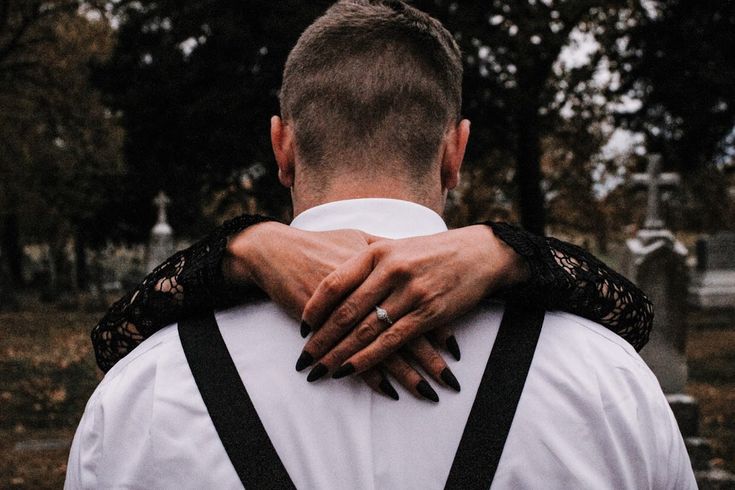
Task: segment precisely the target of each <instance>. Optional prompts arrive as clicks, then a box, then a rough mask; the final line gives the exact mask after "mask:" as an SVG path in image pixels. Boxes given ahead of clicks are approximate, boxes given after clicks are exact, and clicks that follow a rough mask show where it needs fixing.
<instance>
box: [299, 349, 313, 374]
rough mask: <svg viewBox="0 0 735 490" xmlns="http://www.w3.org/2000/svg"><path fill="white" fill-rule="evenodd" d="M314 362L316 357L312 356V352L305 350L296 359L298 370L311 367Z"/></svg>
mask: <svg viewBox="0 0 735 490" xmlns="http://www.w3.org/2000/svg"><path fill="white" fill-rule="evenodd" d="M312 362H314V358H313V357H311V354H309V353H308V352H306V351H303V352H302V353H301V355H300V356H299V360H298V361H296V371H303V370H304V369H306V368H307V367H309V366H310V365H311V363H312Z"/></svg>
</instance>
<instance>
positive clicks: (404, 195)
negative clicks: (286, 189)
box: [291, 180, 445, 216]
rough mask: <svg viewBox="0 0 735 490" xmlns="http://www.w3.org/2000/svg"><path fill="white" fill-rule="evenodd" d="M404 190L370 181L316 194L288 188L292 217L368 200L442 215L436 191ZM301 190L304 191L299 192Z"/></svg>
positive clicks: (439, 194) (309, 187)
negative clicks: (327, 206)
mask: <svg viewBox="0 0 735 490" xmlns="http://www.w3.org/2000/svg"><path fill="white" fill-rule="evenodd" d="M407 187H409V186H406V185H402V184H401V183H400V182H398V181H396V180H391V181H390V182H387V181H377V182H376V181H373V182H370V183H366V182H364V181H354V182H350V183H348V184H346V185H342V184H341V183H340V185H327V186H325V187H323V188H322V189H320V190H319V191H316V190H315V188H314V186H313V185H306V186H299V185H295V186H294V187H293V188H292V189H291V198H292V200H293V208H294V216H298V215H299V214H301V213H302V212H304V211H306V210H307V209H311V208H313V207H315V206H319V205H321V204H326V203H329V202H335V201H344V200H348V199H364V198H371V197H373V198H385V199H398V200H401V201H409V202H414V203H416V204H420V205H422V206H425V207H427V208H429V209H431V210H433V211H434V212H436V213H437V214H439V215H440V216H441V215H443V214H444V204H445V193H442V192H436V191H435V192H417V191H416V190H414V189H408V188H407ZM416 187H418V186H416ZM302 189H303V190H304V192H301V190H302Z"/></svg>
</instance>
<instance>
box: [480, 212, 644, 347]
mask: <svg viewBox="0 0 735 490" xmlns="http://www.w3.org/2000/svg"><path fill="white" fill-rule="evenodd" d="M485 224H486V225H488V226H490V228H492V230H493V233H494V234H495V235H496V236H497V237H498V238H500V239H501V240H503V241H504V242H505V243H506V244H508V245H509V246H510V247H511V248H512V249H513V250H514V251H515V252H516V253H517V254H519V255H520V256H521V257H523V258H524V259H525V261H526V263H527V264H528V267H529V272H530V273H529V274H528V278H527V280H526V281H524V282H523V283H521V284H518V285H515V286H512V287H510V288H507V289H505V290H504V291H501V292H500V296H502V297H503V298H505V299H506V300H509V301H514V302H522V303H526V304H533V305H542V306H544V307H545V308H546V309H548V310H563V311H566V312H569V313H574V314H575V315H579V316H581V317H584V318H587V319H589V320H592V321H594V322H597V323H599V324H600V325H603V326H605V327H606V328H608V329H609V330H611V331H613V332H615V333H616V334H618V335H620V336H621V337H623V338H624V339H625V340H627V341H628V342H629V343H630V344H631V345H632V346H633V347H634V348H635V349H636V350H641V349H642V348H643V346H644V345H646V343H647V342H648V336H649V334H650V333H651V328H652V326H653V305H652V304H651V302H650V301H649V300H648V298H647V297H646V295H645V294H644V293H643V291H641V290H640V289H638V288H637V287H636V286H635V285H633V283H631V282H630V281H629V280H628V279H626V278H625V277H623V276H622V275H620V274H618V273H617V272H615V271H614V270H613V269H611V268H610V267H608V266H606V265H605V264H604V263H602V262H601V261H600V260H599V259H597V258H596V257H595V256H594V255H592V254H591V253H589V252H587V251H586V250H584V249H582V248H580V247H577V246H575V245H572V244H570V243H567V242H563V241H561V240H557V239H556V238H549V237H540V236H537V235H534V234H532V233H528V232H527V231H524V230H521V229H520V228H516V227H514V226H511V225H509V224H508V223H496V222H487V223H485Z"/></svg>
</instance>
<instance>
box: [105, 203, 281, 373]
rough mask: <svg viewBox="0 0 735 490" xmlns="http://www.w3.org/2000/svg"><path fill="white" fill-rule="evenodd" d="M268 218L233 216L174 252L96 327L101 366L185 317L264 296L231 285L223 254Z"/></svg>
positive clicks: (116, 359) (106, 364)
mask: <svg viewBox="0 0 735 490" xmlns="http://www.w3.org/2000/svg"><path fill="white" fill-rule="evenodd" d="M264 221H273V219H272V218H268V217H264V216H255V215H243V216H239V217H237V218H235V219H232V220H229V221H227V222H226V223H224V224H223V225H222V226H220V227H219V228H217V229H216V230H215V231H214V232H212V233H211V234H210V235H208V236H207V237H205V238H204V239H203V240H201V241H199V242H197V243H195V244H194V245H192V246H191V247H189V248H187V249H185V250H182V251H180V252H177V253H175V254H174V255H172V256H171V257H170V258H169V259H167V260H166V261H165V262H164V263H162V264H161V265H159V266H158V267H156V268H155V269H154V270H153V271H152V272H151V273H150V274H148V275H147V276H146V277H145V279H144V280H143V282H141V283H140V285H138V287H137V288H135V290H133V291H131V292H130V293H128V294H127V295H125V296H124V297H123V298H122V299H121V300H119V301H118V302H116V303H115V304H114V305H113V306H112V307H111V308H110V310H109V311H108V312H107V314H106V315H105V316H104V317H103V318H102V320H100V322H99V323H98V324H97V325H96V326H95V327H94V329H93V330H92V344H93V346H94V351H95V356H96V358H97V364H98V365H99V367H100V369H102V370H103V371H108V370H109V369H110V368H111V367H112V366H114V365H115V363H116V362H117V361H119V360H120V359H122V358H123V357H125V356H126V355H127V354H128V353H129V352H130V351H132V350H133V349H134V348H135V347H136V346H137V345H138V344H140V343H141V342H142V341H143V340H145V339H146V338H148V337H150V336H151V335H153V334H154V333H155V332H156V331H158V330H160V329H161V328H163V327H164V326H166V325H168V324H170V323H173V322H176V321H178V320H180V319H181V318H184V317H186V316H188V315H191V314H194V313H197V312H199V311H204V310H207V309H212V308H226V307H229V306H234V305H236V304H240V303H246V302H248V301H251V300H252V299H254V298H256V297H262V296H263V294H262V293H261V292H260V290H258V289H257V288H255V287H254V286H238V285H233V284H226V282H225V279H224V276H223V274H222V258H223V256H224V254H225V252H226V250H227V243H228V241H229V239H230V238H231V237H232V236H233V235H235V234H237V233H239V232H240V231H242V230H244V229H245V228H247V227H249V226H252V225H255V224H258V223H262V222H264Z"/></svg>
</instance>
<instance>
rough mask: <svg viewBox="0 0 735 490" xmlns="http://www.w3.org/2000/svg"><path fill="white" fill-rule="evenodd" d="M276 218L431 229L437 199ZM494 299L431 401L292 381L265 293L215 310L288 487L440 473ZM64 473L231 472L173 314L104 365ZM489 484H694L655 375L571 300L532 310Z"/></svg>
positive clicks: (189, 483) (376, 482) (463, 327)
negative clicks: (528, 341) (526, 363)
mask: <svg viewBox="0 0 735 490" xmlns="http://www.w3.org/2000/svg"><path fill="white" fill-rule="evenodd" d="M292 226H294V227H297V228H300V229H304V230H314V231H325V230H334V229H341V228H357V229H361V230H364V231H366V232H368V233H372V234H374V235H379V236H384V237H389V238H404V237H408V236H417V235H429V234H433V233H438V232H441V231H444V230H446V225H445V224H444V222H443V220H442V219H441V217H440V216H439V215H437V214H436V213H434V212H433V211H431V210H429V209H427V208H425V207H422V206H420V205H418V204H414V203H409V202H405V201H398V200H390V199H358V200H348V201H339V202H333V203H329V204H325V205H321V206H317V207H315V208H312V209H309V210H307V211H305V212H304V213H302V214H300V215H299V216H298V217H297V218H296V219H294V221H293V223H292ZM502 314H503V308H502V305H494V306H485V307H481V308H478V309H477V310H475V311H474V312H472V313H471V314H469V315H466V316H465V317H463V318H462V319H461V320H460V321H458V322H456V324H455V325H454V328H455V331H456V335H457V339H458V342H459V344H460V347H461V349H462V360H461V362H454V361H451V360H450V361H448V362H449V365H450V366H451V369H452V371H453V372H454V373H455V375H456V376H457V378H458V379H459V381H460V382H461V384H462V391H461V392H460V393H455V392H454V391H451V390H449V389H446V388H442V387H438V386H436V385H437V383H432V384H433V385H434V386H435V387H436V389H437V392H438V394H439V396H440V398H441V401H440V402H439V403H437V404H434V403H431V402H427V401H425V400H419V399H416V398H414V397H413V396H412V395H411V394H410V393H408V392H407V391H405V390H402V389H400V387H397V388H398V391H399V393H400V400H399V401H397V402H396V401H393V400H390V399H388V398H386V397H384V396H381V395H378V394H376V393H374V392H372V391H371V390H370V389H369V388H367V386H366V385H364V384H363V383H362V381H360V380H359V379H351V378H349V379H342V380H332V379H327V380H323V381H319V382H317V383H315V384H309V383H307V382H306V373H297V372H296V371H295V370H294V365H295V363H296V359H297V358H298V356H299V354H300V352H301V349H302V348H303V345H304V340H303V339H302V338H301V337H300V335H299V327H298V322H296V321H295V320H293V319H292V318H290V317H288V316H287V315H286V314H285V313H284V312H283V311H282V310H281V309H280V308H279V307H278V306H276V305H275V304H273V303H271V302H260V303H257V304H250V305H247V306H242V307H236V308H232V309H229V310H226V311H221V312H219V313H217V315H216V317H217V322H218V324H219V327H220V330H221V332H222V335H223V337H224V339H225V342H226V343H227V346H228V348H229V350H230V353H231V355H232V358H233V360H234V362H235V365H236V366H237V368H238V371H239V373H240V376H241V377H242V379H243V382H244V384H245V386H246V388H247V390H248V393H249V394H250V397H251V399H252V401H253V404H254V406H255V408H256V410H257V412H258V414H259V416H260V418H261V420H262V422H263V425H264V426H265V429H266V431H267V432H268V434H269V436H270V438H271V440H272V442H273V445H274V447H275V449H276V451H277V452H278V454H279V456H280V457H281V460H282V461H283V463H284V465H285V467H286V469H287V471H288V473H289V475H290V476H291V479H292V480H293V481H294V483H295V484H296V486H297V487H298V488H304V489H307V488H318V489H433V488H437V489H438V488H442V487H443V486H444V483H445V481H446V479H447V476H448V474H449V469H450V467H451V464H452V461H453V458H454V455H455V452H456V450H457V446H458V444H459V440H460V438H461V436H462V431H463V429H464V426H465V423H466V421H467V417H468V415H469V412H470V408H471V407H472V403H473V401H474V398H475V394H476V393H477V388H478V385H479V383H480V379H481V377H482V374H483V371H484V368H485V365H486V363H487V359H488V356H489V354H490V351H491V348H492V345H493V342H494V340H495V336H496V334H497V331H498V326H499V324H500V320H501V318H502ZM66 487H67V488H73V489H76V488H146V489H147V488H151V489H152V488H172V489H177V490H183V489H189V488H191V489H201V488H218V489H224V488H242V486H241V483H240V481H239V480H238V477H237V474H236V473H235V469H234V468H233V466H232V464H231V463H230V461H229V459H228V457H227V454H226V452H225V450H224V447H223V446H222V444H221V442H220V440H219V438H218V436H217V433H216V431H215V428H214V426H213V425H212V422H211V420H210V418H209V416H208V414H207V410H206V408H205V406H204V402H203V401H202V399H201V397H200V395H199V391H198V389H197V387H196V384H195V382H194V379H193V378H192V375H191V371H190V369H189V366H188V364H187V362H186V358H185V357H184V353H183V350H182V347H181V342H180V340H179V335H178V330H177V327H176V325H171V326H168V327H166V328H164V329H162V330H161V331H159V332H158V333H156V334H155V335H153V336H152V337H151V338H149V339H148V340H146V341H145V342H143V344H141V345H140V346H138V347H137V348H136V349H135V350H134V351H133V352H131V353H130V354H129V355H128V356H127V357H125V358H124V359H123V360H121V361H120V362H119V363H118V364H117V365H116V366H115V367H114V368H113V369H111V370H110V372H109V373H108V374H107V375H106V376H105V378H104V380H103V381H102V382H101V383H100V385H99V386H98V387H97V389H96V390H95V392H94V394H93V395H92V397H91V399H90V400H89V403H88V404H87V407H86V410H85V413H84V416H83V417H82V420H81V422H80V424H79V428H78V429H77V433H76V436H75V438H74V442H73V444H72V448H71V454H70V456H69V465H68V470H67V479H66ZM493 488H494V489H506V488H512V489H517V488H528V489H538V488H565V489H566V488H594V489H615V490H620V489H646V488H651V489H674V488H676V489H679V488H685V489H689V488H696V485H695V483H694V477H693V473H692V469H691V466H690V462H689V458H688V456H687V453H686V450H685V447H684V443H683V441H682V437H681V435H680V433H679V431H678V428H677V425H676V421H675V420H674V417H673V415H672V413H671V410H670V408H669V406H668V404H667V402H666V399H665V398H664V395H663V394H662V392H661V389H660V388H659V385H658V383H657V381H656V378H655V377H654V375H653V374H652V373H651V371H650V370H649V369H648V368H647V367H646V365H645V364H644V362H643V361H642V360H641V358H640V357H639V356H638V354H637V353H636V352H635V351H634V350H633V348H632V347H631V346H630V345H628V344H627V343H626V342H625V341H624V340H623V339H621V338H620V337H618V336H617V335H615V334H613V333H611V332H610V331H608V330H606V329H605V328H603V327H602V326H600V325H598V324H596V323H593V322H590V321H587V320H584V319H582V318H579V317H577V316H574V315H569V314H565V313H556V312H549V313H547V314H546V319H545V322H544V327H543V329H542V332H541V336H540V339H539V343H538V347H537V350H536V354H535V357H534V359H533V363H532V365H531V369H530V372H529V375H528V379H527V381H526V385H525V388H524V391H523V394H522V396H521V399H520V403H519V406H518V409H517V412H516V415H515V419H514V422H513V425H512V427H511V430H510V434H509V436H508V440H507V443H506V446H505V449H504V451H503V454H502V457H501V460H500V463H499V468H498V471H497V473H496V476H495V480H494V483H493Z"/></svg>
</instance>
